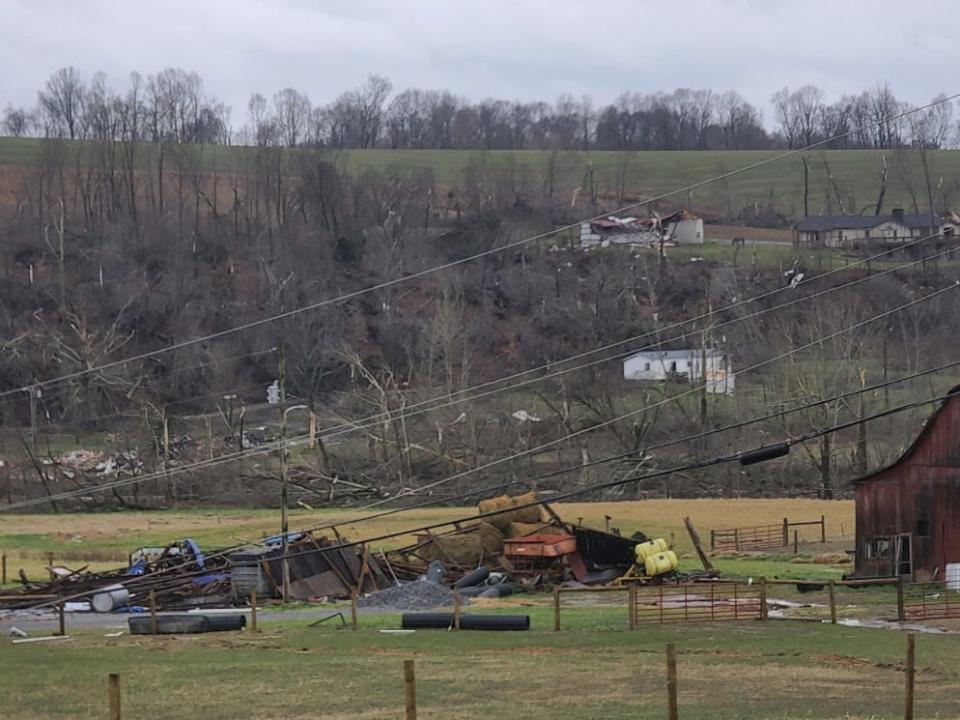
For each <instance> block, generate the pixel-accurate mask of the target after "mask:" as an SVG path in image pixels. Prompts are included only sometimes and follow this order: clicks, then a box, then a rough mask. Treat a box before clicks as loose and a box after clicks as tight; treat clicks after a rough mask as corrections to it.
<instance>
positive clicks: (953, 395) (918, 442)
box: [853, 385, 960, 485]
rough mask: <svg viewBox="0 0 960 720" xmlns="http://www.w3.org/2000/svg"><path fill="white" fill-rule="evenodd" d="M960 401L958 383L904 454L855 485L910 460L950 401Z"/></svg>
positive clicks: (861, 478) (860, 479)
mask: <svg viewBox="0 0 960 720" xmlns="http://www.w3.org/2000/svg"><path fill="white" fill-rule="evenodd" d="M954 402H955V403H960V385H956V386H954V387H953V388H951V389H950V390H949V391H948V392H947V393H946V397H945V398H944V400H943V402H941V403H940V405H939V407H937V409H936V410H934V411H933V413H932V414H931V415H930V417H928V418H927V419H926V420H924V422H923V428H921V430H920V432H919V433H917V436H916V437H915V438H914V439H913V442H912V443H910V446H909V447H908V448H907V449H906V450H905V451H904V452H903V454H902V455H901V456H900V457H898V458H897V459H896V460H894V461H893V462H892V463H890V464H889V465H885V466H884V467H882V468H878V469H876V470H874V471H873V472H870V473H868V474H866V475H863V476H862V477H858V478H856V479H855V480H854V481H853V484H854V485H858V484H860V483H863V482H868V481H869V480H872V479H873V478H875V477H877V476H878V475H880V474H881V473H884V472H886V471H887V470H890V469H891V468H894V467H896V466H897V465H902V464H904V463H906V462H908V461H909V460H910V458H911V457H912V456H913V454H914V453H915V452H916V451H917V450H918V449H919V448H920V446H921V444H923V441H924V440H925V439H926V438H927V436H928V435H930V434H931V433H933V431H934V426H935V425H936V424H937V418H938V417H940V415H941V414H942V413H943V412H944V411H945V410H946V409H947V407H948V406H949V405H950V403H954Z"/></svg>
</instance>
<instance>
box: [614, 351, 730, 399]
mask: <svg viewBox="0 0 960 720" xmlns="http://www.w3.org/2000/svg"><path fill="white" fill-rule="evenodd" d="M703 357H704V352H703V350H701V349H699V348H693V349H690V350H641V351H640V352H638V353H634V354H633V355H630V356H629V357H627V358H626V359H625V360H624V361H623V378H624V380H646V381H652V382H662V381H664V380H667V379H669V378H683V379H686V380H687V381H688V382H691V383H701V382H703V379H704V377H706V384H707V392H709V393H713V394H716V395H733V390H734V382H735V376H734V373H733V370H732V368H731V366H730V361H729V360H728V359H727V356H726V355H725V354H723V353H722V352H720V351H719V350H714V349H710V350H707V351H706V361H707V363H706V373H704V371H703Z"/></svg>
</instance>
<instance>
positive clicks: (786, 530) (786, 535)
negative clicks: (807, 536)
mask: <svg viewBox="0 0 960 720" xmlns="http://www.w3.org/2000/svg"><path fill="white" fill-rule="evenodd" d="M788 545H790V521H789V520H787V518H784V519H783V546H784V547H787V546H788Z"/></svg>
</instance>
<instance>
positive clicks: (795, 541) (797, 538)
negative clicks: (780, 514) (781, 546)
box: [793, 530, 800, 555]
mask: <svg viewBox="0 0 960 720" xmlns="http://www.w3.org/2000/svg"><path fill="white" fill-rule="evenodd" d="M799 544H800V531H799V530H794V531H793V554H794V555H796V554H797V553H798V552H799V550H798V549H797V546H798V545H799Z"/></svg>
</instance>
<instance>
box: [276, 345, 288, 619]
mask: <svg viewBox="0 0 960 720" xmlns="http://www.w3.org/2000/svg"><path fill="white" fill-rule="evenodd" d="M286 380H287V363H286V357H285V356H284V353H283V343H280V377H279V382H278V383H277V384H278V385H279V386H280V547H281V552H282V560H281V562H282V565H283V570H282V574H283V580H282V590H281V594H282V597H283V602H285V603H286V602H290V560H289V557H288V552H289V550H290V547H289V543H288V537H287V536H288V535H289V530H290V527H289V519H288V517H287V480H288V477H287V476H288V473H287V412H286V410H287V388H286Z"/></svg>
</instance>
